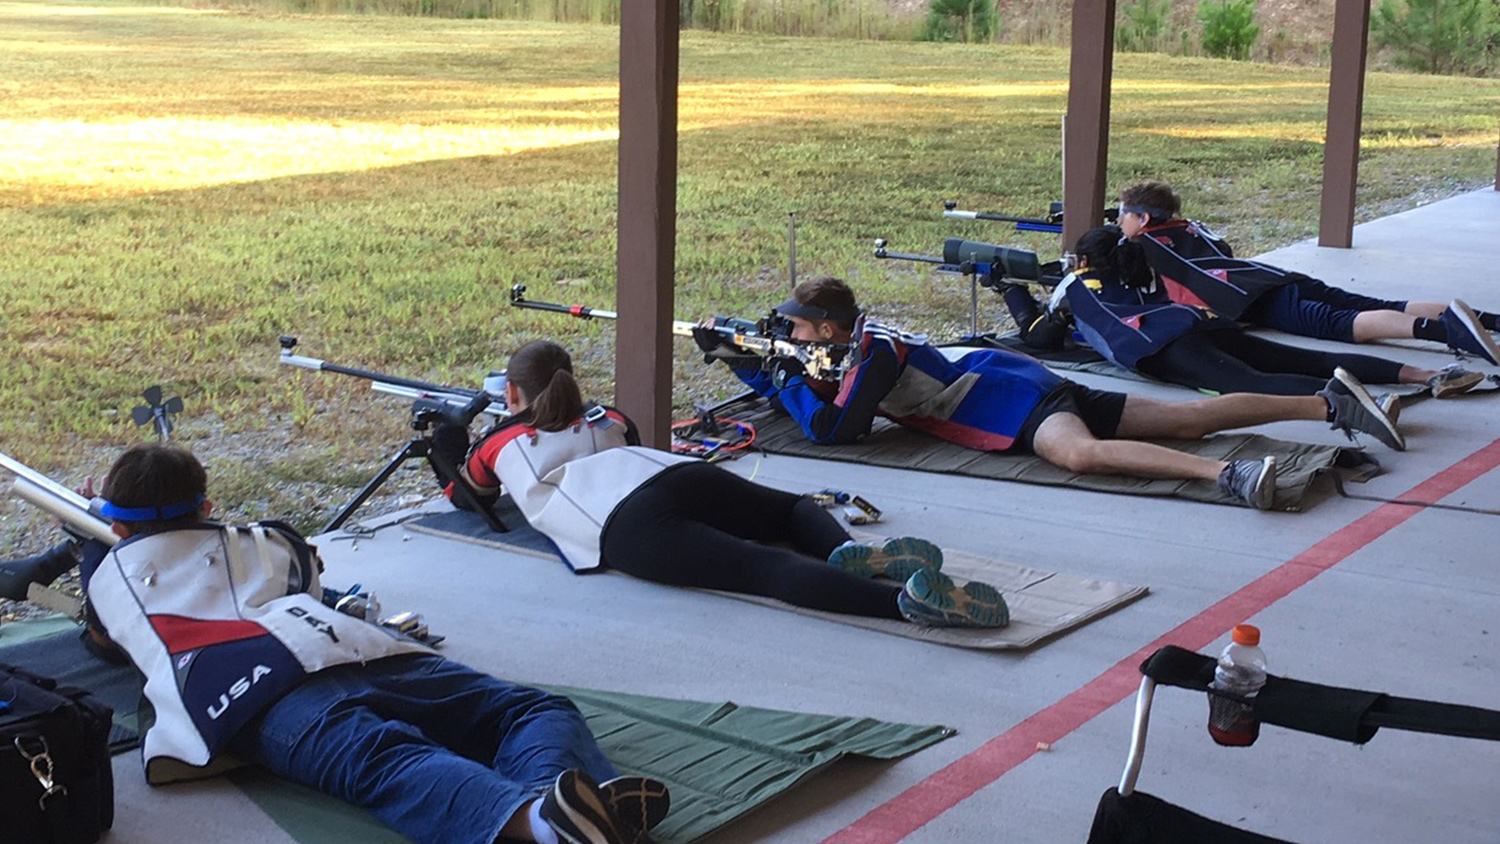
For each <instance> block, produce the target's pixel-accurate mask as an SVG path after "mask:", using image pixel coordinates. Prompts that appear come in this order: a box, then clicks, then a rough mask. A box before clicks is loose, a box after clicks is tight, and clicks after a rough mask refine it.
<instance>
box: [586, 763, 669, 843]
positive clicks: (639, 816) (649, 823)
mask: <svg viewBox="0 0 1500 844" xmlns="http://www.w3.org/2000/svg"><path fill="white" fill-rule="evenodd" d="M599 791H600V792H601V793H602V794H603V795H604V799H605V800H606V801H608V802H609V805H610V808H611V809H613V810H614V813H615V818H616V819H617V820H619V822H620V824H621V826H622V827H624V828H623V829H622V831H623V832H625V833H626V834H627V835H630V834H632V833H633V834H634V837H633V839H632V840H633V844H644V842H647V841H649V840H650V839H649V838H648V837H647V835H646V833H647V832H649V831H651V830H652V829H653V828H655V827H656V825H657V824H659V823H661V822H662V820H663V819H664V818H666V816H667V812H669V811H671V809H672V795H671V793H670V792H669V791H668V790H667V784H666V783H664V782H661V781H660V780H654V779H651V778H649V777H629V776H627V777H616V778H614V779H612V780H609V781H608V782H602V783H600V784H599Z"/></svg>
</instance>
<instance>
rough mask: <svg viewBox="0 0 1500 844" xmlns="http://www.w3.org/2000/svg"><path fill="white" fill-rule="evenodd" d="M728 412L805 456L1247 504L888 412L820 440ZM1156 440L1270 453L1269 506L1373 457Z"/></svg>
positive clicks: (1223, 454) (756, 415)
mask: <svg viewBox="0 0 1500 844" xmlns="http://www.w3.org/2000/svg"><path fill="white" fill-rule="evenodd" d="M733 415H734V418H735V419H737V420H739V421H742V422H748V423H750V424H752V425H754V426H755V431H756V433H755V444H756V446H758V447H760V448H762V449H764V450H765V451H766V452H768V453H770V454H785V455H790V456H793V457H811V458H815V459H818V460H838V461H843V462H848V463H862V464H864V465H866V466H885V467H888V468H892V469H912V470H915V471H919V472H941V473H944V474H950V475H967V476H969V477H974V478H990V479H992V480H997V481H1020V482H1022V483H1030V484H1047V485H1049V486H1066V487H1071V488H1073V489H1086V490H1092V491H1094V492H1113V493H1119V494H1123V495H1157V496H1175V497H1177V498H1183V499H1186V500H1188V501H1202V502H1206V503H1210V504H1229V505H1233V506H1236V507H1243V506H1246V505H1245V504H1243V503H1242V502H1240V501H1238V500H1236V499H1234V498H1232V497H1230V496H1229V495H1228V494H1226V493H1225V492H1224V491H1223V490H1221V489H1219V487H1218V485H1217V484H1215V483H1212V482H1210V481H1198V480H1191V481H1185V480H1169V479H1160V478H1156V479H1151V478H1128V477H1122V476H1118V475H1081V474H1078V473H1076V472H1069V471H1068V470H1066V469H1062V468H1060V467H1057V466H1054V465H1052V464H1051V463H1048V462H1047V461H1045V460H1043V459H1041V458H1040V457H1037V456H1035V455H1029V454H1003V453H998V452H988V451H975V450H973V449H969V448H964V447H963V446H961V445H956V444H954V443H950V442H947V441H944V440H940V439H938V438H936V437H932V436H928V435H927V434H923V433H920V432H917V431H911V430H908V429H906V428H902V427H901V426H899V425H897V424H895V423H894V422H891V421H889V420H887V419H876V420H875V424H874V426H873V428H872V429H871V431H870V435H869V436H867V437H865V438H864V439H861V440H860V441H859V442H857V443H852V444H850V445H818V444H816V443H812V442H809V441H808V439H807V436H806V435H805V434H804V433H803V432H802V429H801V428H800V427H799V426H798V425H797V423H796V422H795V421H793V420H792V419H791V417H789V416H787V415H785V414H784V413H781V412H779V411H777V410H775V409H773V408H771V407H770V406H768V405H764V404H763V405H761V406H760V407H758V408H756V409H752V410H749V411H740V412H737V413H735V414H733ZM1156 442H1159V443H1160V444H1161V445H1165V446H1168V447H1170V448H1175V449H1178V450H1179V451H1185V452H1188V453H1190V454H1198V455H1202V456H1204V457H1209V458H1212V459H1214V460H1235V459H1242V458H1255V459H1259V458H1261V457H1264V456H1265V455H1267V454H1274V455H1276V498H1275V504H1274V509H1277V510H1300V509H1302V505H1303V503H1304V501H1305V499H1306V496H1307V491H1308V488H1309V487H1311V486H1312V482H1313V480H1314V479H1316V478H1317V476H1318V475H1319V474H1321V473H1323V472H1326V471H1329V470H1330V469H1333V468H1334V467H1343V468H1359V469H1362V471H1363V473H1362V474H1359V475H1357V476H1356V477H1355V478H1354V479H1355V480H1363V479H1364V478H1367V477H1369V473H1370V471H1371V470H1372V469H1373V468H1374V464H1373V462H1372V461H1371V460H1370V458H1368V457H1367V456H1365V455H1364V453H1363V452H1361V451H1359V450H1357V449H1346V448H1340V447H1338V446H1327V445H1312V444H1309V443H1298V442H1291V441H1289V440H1279V439H1275V438H1274V437H1267V436H1263V435H1261V434H1218V435H1216V436H1212V437H1208V438H1205V439H1201V440H1158V441H1156Z"/></svg>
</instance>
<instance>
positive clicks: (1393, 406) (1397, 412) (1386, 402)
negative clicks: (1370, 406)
mask: <svg viewBox="0 0 1500 844" xmlns="http://www.w3.org/2000/svg"><path fill="white" fill-rule="evenodd" d="M1375 404H1377V405H1379V406H1380V412H1381V413H1384V414H1385V417H1386V418H1387V419H1389V420H1391V424H1392V425H1399V424H1401V397H1400V396H1398V395H1396V394H1395V393H1383V394H1381V395H1378V396H1376V397H1375Z"/></svg>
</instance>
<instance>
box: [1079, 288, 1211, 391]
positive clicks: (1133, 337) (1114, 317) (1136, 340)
mask: <svg viewBox="0 0 1500 844" xmlns="http://www.w3.org/2000/svg"><path fill="white" fill-rule="evenodd" d="M1059 287H1061V288H1063V290H1064V294H1063V295H1064V299H1065V300H1066V301H1067V303H1068V309H1069V310H1071V311H1072V312H1073V327H1074V328H1076V329H1077V330H1078V333H1079V334H1081V335H1083V339H1084V341H1085V342H1087V343H1088V344H1089V345H1090V346H1092V347H1093V348H1094V350H1095V351H1097V352H1098V353H1099V354H1101V355H1104V356H1105V357H1107V358H1109V359H1110V360H1111V361H1114V362H1115V363H1116V364H1119V365H1120V366H1123V367H1125V368H1126V369H1135V368H1136V364H1137V363H1138V362H1140V360H1141V359H1142V358H1148V357H1150V356H1152V355H1154V354H1156V353H1157V352H1159V351H1161V350H1162V349H1164V348H1166V346H1167V344H1168V343H1171V342H1172V341H1174V340H1176V339H1178V338H1179V337H1182V336H1184V335H1186V334H1190V333H1192V332H1194V331H1205V330H1212V329H1222V328H1237V327H1238V325H1237V324H1236V323H1234V322H1232V321H1230V320H1227V319H1221V318H1219V317H1216V316H1214V315H1213V314H1212V313H1211V312H1209V311H1205V310H1204V309H1202V308H1200V307H1195V306H1193V305H1182V304H1178V303H1176V302H1173V301H1172V298H1171V297H1170V296H1168V295H1167V292H1166V290H1165V289H1164V288H1163V286H1162V285H1161V284H1159V283H1154V284H1152V285H1151V286H1149V287H1130V286H1127V285H1125V284H1121V283H1120V280H1119V276H1118V275H1116V274H1115V273H1114V272H1112V271H1108V270H1096V269H1092V268H1091V269H1084V270H1079V271H1078V272H1076V273H1073V274H1071V275H1069V276H1068V277H1067V278H1065V279H1063V281H1062V284H1060V285H1059Z"/></svg>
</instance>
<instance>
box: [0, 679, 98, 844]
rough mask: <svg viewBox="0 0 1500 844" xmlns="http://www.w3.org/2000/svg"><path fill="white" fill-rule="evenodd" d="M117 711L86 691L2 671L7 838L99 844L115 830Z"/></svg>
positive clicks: (0, 750) (0, 829)
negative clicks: (113, 735)
mask: <svg viewBox="0 0 1500 844" xmlns="http://www.w3.org/2000/svg"><path fill="white" fill-rule="evenodd" d="M113 717H114V712H113V711H112V710H111V709H110V708H109V707H108V706H105V705H104V704H102V703H100V702H99V701H98V700H97V699H96V698H94V696H93V695H90V694H89V693H88V692H85V691H83V690H82V689H74V688H69V687H67V686H62V687H59V686H58V685H57V683H55V682H53V681H52V680H49V679H47V678H45V677H38V676H37V675H35V674H32V673H30V672H27V671H24V670H22V669H19V668H13V667H11V666H8V665H0V839H3V840H4V841H6V842H14V844H93V842H95V841H98V840H99V839H100V838H101V837H102V836H103V835H104V833H105V831H106V830H108V829H109V828H110V826H111V825H113V824H114V819H115V780H114V773H113V771H112V769H111V768H110V758H109V729H110V719H111V718H113Z"/></svg>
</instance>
